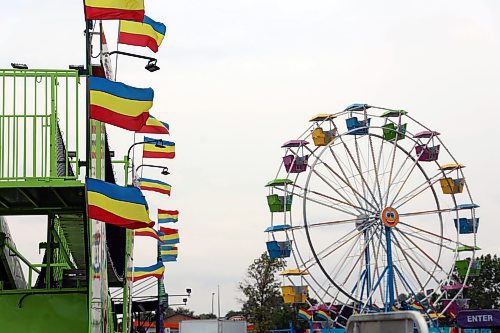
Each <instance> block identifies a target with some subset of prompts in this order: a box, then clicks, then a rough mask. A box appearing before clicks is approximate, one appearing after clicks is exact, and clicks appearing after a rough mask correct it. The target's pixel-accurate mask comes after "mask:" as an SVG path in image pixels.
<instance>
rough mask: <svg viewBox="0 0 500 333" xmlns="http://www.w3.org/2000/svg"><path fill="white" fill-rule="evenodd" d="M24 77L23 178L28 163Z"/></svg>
mask: <svg viewBox="0 0 500 333" xmlns="http://www.w3.org/2000/svg"><path fill="white" fill-rule="evenodd" d="M26 83H27V82H26V76H25V77H24V94H23V95H24V110H23V111H24V118H23V122H24V139H23V144H24V149H23V176H24V177H26V165H27V164H28V162H27V161H26V150H27V149H26V145H27V143H28V141H27V139H26V134H27V133H26V131H27V127H26V125H27V119H26V109H27V106H26V99H27V96H26Z"/></svg>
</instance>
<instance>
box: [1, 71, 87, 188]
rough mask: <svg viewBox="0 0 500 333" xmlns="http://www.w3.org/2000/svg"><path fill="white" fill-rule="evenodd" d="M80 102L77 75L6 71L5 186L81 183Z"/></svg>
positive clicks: (3, 80) (81, 91) (3, 108)
mask: <svg viewBox="0 0 500 333" xmlns="http://www.w3.org/2000/svg"><path fill="white" fill-rule="evenodd" d="M80 96H82V97H83V99H82V101H84V97H85V93H84V87H83V85H80V77H79V75H78V71H76V70H18V69H0V181H3V182H5V181H23V180H24V181H27V180H30V179H39V180H40V179H45V180H47V179H52V178H64V179H76V178H78V176H79V173H80V170H79V166H78V161H79V156H80V155H81V152H80V148H83V149H84V137H85V135H80V131H81V132H82V134H83V128H84V127H82V126H85V121H84V120H85V117H80V115H79V114H80V112H83V114H85V112H84V110H85V109H84V105H82V103H81V101H80V99H79V97H80ZM79 136H81V137H82V138H79ZM83 156H84V155H83Z"/></svg>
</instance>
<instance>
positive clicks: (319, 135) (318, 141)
mask: <svg viewBox="0 0 500 333" xmlns="http://www.w3.org/2000/svg"><path fill="white" fill-rule="evenodd" d="M336 133H337V131H336V130H335V129H332V130H329V131H324V130H323V128H321V127H316V128H315V129H314V130H313V131H312V138H313V141H314V145H315V146H317V147H320V146H326V145H327V144H329V143H330V142H333V140H334V139H335V134H336Z"/></svg>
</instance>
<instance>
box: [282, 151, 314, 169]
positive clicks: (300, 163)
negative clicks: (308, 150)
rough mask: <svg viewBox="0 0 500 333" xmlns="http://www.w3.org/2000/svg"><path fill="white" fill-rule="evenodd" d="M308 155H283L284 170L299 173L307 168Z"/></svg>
mask: <svg viewBox="0 0 500 333" xmlns="http://www.w3.org/2000/svg"><path fill="white" fill-rule="evenodd" d="M308 159H309V155H305V156H296V155H286V156H284V157H283V163H284V164H285V170H286V171H287V172H290V173H301V172H304V171H306V170H307V161H308Z"/></svg>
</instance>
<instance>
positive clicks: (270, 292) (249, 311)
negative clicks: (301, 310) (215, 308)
mask: <svg viewBox="0 0 500 333" xmlns="http://www.w3.org/2000/svg"><path fill="white" fill-rule="evenodd" d="M284 267H285V262H284V261H283V260H282V259H271V258H270V257H269V256H268V254H267V253H266V252H264V253H263V254H262V255H261V256H260V257H259V258H258V259H256V260H254V262H253V263H252V264H251V265H250V266H249V267H248V270H247V274H246V279H245V280H244V281H243V282H241V283H240V284H239V289H240V290H241V291H242V292H243V294H244V295H245V297H246V300H244V301H243V307H242V312H243V314H244V316H245V317H246V319H247V320H248V321H249V322H251V323H253V324H254V332H255V333H265V332H267V331H269V330H270V329H277V328H283V327H284V325H286V323H287V322H288V320H289V319H290V309H289V308H288V307H286V306H285V304H284V303H283V299H282V297H281V294H280V284H279V282H278V281H277V279H276V273H277V272H278V271H279V270H282V269H283V268H284Z"/></svg>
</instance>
